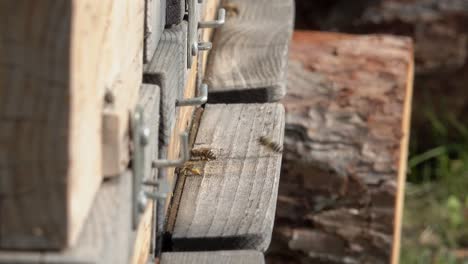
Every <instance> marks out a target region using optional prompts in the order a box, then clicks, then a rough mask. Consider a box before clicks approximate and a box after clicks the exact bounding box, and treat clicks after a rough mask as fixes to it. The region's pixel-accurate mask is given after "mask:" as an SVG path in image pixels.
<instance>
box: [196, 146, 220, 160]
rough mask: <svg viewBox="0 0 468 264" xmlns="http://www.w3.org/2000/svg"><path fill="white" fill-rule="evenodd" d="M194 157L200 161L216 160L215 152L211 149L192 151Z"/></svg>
mask: <svg viewBox="0 0 468 264" xmlns="http://www.w3.org/2000/svg"><path fill="white" fill-rule="evenodd" d="M191 153H192V157H193V158H195V159H199V160H206V161H209V160H215V159H216V155H215V154H214V152H213V150H211V149H209V148H199V149H192V151H191Z"/></svg>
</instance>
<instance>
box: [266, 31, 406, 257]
mask: <svg viewBox="0 0 468 264" xmlns="http://www.w3.org/2000/svg"><path fill="white" fill-rule="evenodd" d="M412 76H413V47H412V42H411V40H410V39H408V38H405V37H396V36H386V35H366V36H354V35H345V34H334V33H321V32H311V31H304V32H302V31H299V32H295V34H294V37H293V44H292V46H291V54H290V63H289V76H288V80H289V87H288V95H287V96H286V97H285V99H284V100H283V101H282V102H283V104H284V105H285V108H286V132H285V149H284V156H283V167H282V169H283V171H282V175H281V183H280V191H279V197H278V201H279V202H278V208H277V219H276V222H275V235H274V238H273V241H275V242H276V243H274V244H273V245H272V248H274V249H275V250H272V251H271V256H275V255H281V256H286V257H288V258H291V261H292V262H294V263H310V262H312V263H314V262H327V261H330V262H333V263H390V259H391V257H392V251H394V250H398V249H395V248H399V242H398V240H399V232H400V230H399V229H400V227H399V226H398V222H399V221H400V218H401V214H400V211H401V208H402V197H403V196H402V195H403V193H404V182H405V181H404V175H405V174H406V166H405V165H406V162H405V161H406V159H407V148H408V145H407V140H408V137H409V128H408V123H409V116H410V112H411V90H412ZM311 227H313V228H311ZM394 252H395V251H394ZM393 254H394V255H396V253H393ZM291 256H294V257H291ZM395 259H398V258H397V257H394V261H395ZM271 262H272V263H275V261H271ZM276 263H282V262H281V260H278V262H276Z"/></svg>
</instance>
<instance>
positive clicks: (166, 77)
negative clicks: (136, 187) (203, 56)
mask: <svg viewBox="0 0 468 264" xmlns="http://www.w3.org/2000/svg"><path fill="white" fill-rule="evenodd" d="M186 58H187V23H186V22H185V21H184V22H182V23H181V24H180V25H177V26H173V27H172V28H168V29H165V30H164V32H163V34H162V36H161V40H160V42H159V45H158V48H157V49H156V52H155V54H154V57H153V59H152V60H151V62H150V63H149V64H147V65H145V69H144V78H143V79H144V82H145V83H153V84H156V85H159V86H160V87H161V110H160V115H161V122H160V132H159V134H160V137H159V139H160V141H161V145H160V147H162V148H167V145H168V144H169V138H170V135H171V133H172V130H173V129H174V125H175V121H176V118H175V117H176V114H177V113H176V106H175V105H176V100H177V99H181V98H182V97H183V93H184V89H185V84H186V79H187V60H186ZM161 154H163V155H164V154H165V153H164V152H161Z"/></svg>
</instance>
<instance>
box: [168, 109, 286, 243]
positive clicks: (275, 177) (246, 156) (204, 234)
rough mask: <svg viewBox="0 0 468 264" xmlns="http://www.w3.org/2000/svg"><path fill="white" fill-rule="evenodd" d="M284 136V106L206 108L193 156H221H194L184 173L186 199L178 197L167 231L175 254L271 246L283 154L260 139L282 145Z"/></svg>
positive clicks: (175, 200) (182, 193) (182, 194)
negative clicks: (204, 153) (207, 154)
mask: <svg viewBox="0 0 468 264" xmlns="http://www.w3.org/2000/svg"><path fill="white" fill-rule="evenodd" d="M283 133H284V109H283V107H282V106H281V105H279V104H233V105H224V104H219V105H206V108H205V111H204V113H203V115H202V118H201V123H200V126H199V130H198V133H197V137H196V140H195V143H194V146H193V150H192V154H193V153H195V152H196V151H200V150H203V149H210V150H211V151H212V152H213V154H214V155H215V156H216V158H215V159H214V160H209V161H206V160H203V159H201V160H199V156H197V155H195V154H193V155H192V161H191V162H189V163H187V164H186V167H185V168H182V170H181V171H182V172H181V174H180V175H179V176H180V177H182V178H181V179H180V181H181V183H182V184H180V185H179V186H180V187H181V188H182V190H181V191H180V192H178V193H181V196H180V197H174V199H173V203H174V204H173V209H174V210H177V216H176V219H175V224H174V226H173V227H169V230H168V232H171V233H172V246H173V249H174V250H176V251H184V250H190V251H193V250H227V249H256V250H259V251H265V250H266V249H267V248H268V245H269V243H270V239H271V233H272V229H273V220H274V214H275V208H276V197H277V190H278V183H279V173H280V165H281V153H278V152H275V151H273V150H272V149H270V148H268V147H266V146H263V145H261V144H260V143H259V137H261V136H263V135H266V136H268V137H270V138H271V139H272V141H274V142H277V143H278V144H282V142H283ZM188 168H193V169H195V170H200V174H201V175H197V173H196V172H194V171H192V170H190V169H188Z"/></svg>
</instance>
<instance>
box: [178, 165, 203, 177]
mask: <svg viewBox="0 0 468 264" xmlns="http://www.w3.org/2000/svg"><path fill="white" fill-rule="evenodd" d="M181 173H183V174H185V175H196V176H201V175H202V171H201V169H199V168H194V167H193V166H192V165H189V166H186V167H184V168H183V169H182V170H181Z"/></svg>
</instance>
